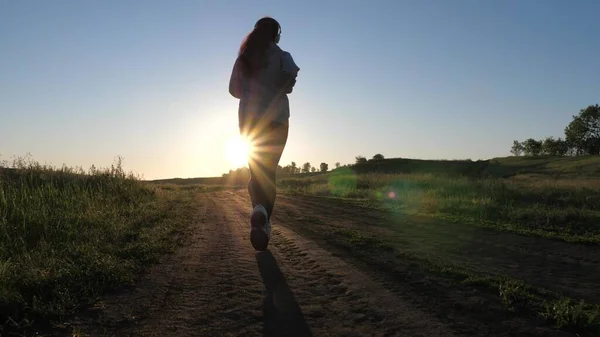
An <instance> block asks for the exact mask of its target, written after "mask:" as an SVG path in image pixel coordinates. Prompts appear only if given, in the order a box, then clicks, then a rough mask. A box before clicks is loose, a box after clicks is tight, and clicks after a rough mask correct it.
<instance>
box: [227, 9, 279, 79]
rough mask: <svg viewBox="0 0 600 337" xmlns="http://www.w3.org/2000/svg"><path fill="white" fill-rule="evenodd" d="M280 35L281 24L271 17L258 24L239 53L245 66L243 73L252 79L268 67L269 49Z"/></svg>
mask: <svg viewBox="0 0 600 337" xmlns="http://www.w3.org/2000/svg"><path fill="white" fill-rule="evenodd" d="M280 33H281V26H280V25H279V22H277V20H275V19H273V18H271V17H264V18H261V19H260V20H258V21H257V22H256V24H255V25H254V29H253V30H252V31H251V32H250V33H249V34H248V35H246V37H245V38H244V41H242V44H241V46H240V50H239V53H238V57H239V58H240V60H241V61H242V65H243V67H242V71H243V72H244V73H245V74H246V75H248V76H250V77H251V76H253V75H255V74H256V73H257V72H258V70H259V69H261V68H263V67H264V66H266V61H267V59H266V51H267V48H269V45H270V44H271V42H274V41H275V38H276V37H277V35H278V34H280Z"/></svg>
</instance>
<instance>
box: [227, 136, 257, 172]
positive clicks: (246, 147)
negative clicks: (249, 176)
mask: <svg viewBox="0 0 600 337" xmlns="http://www.w3.org/2000/svg"><path fill="white" fill-rule="evenodd" d="M251 154H252V145H251V144H250V142H249V141H248V140H247V139H245V138H243V137H241V136H236V137H233V138H231V139H230V140H229V141H228V142H227V146H226V148H225V156H226V157H227V160H228V161H229V162H230V163H231V164H232V165H233V166H235V167H236V168H238V167H241V166H243V165H246V164H247V163H248V157H249V156H250V155H251Z"/></svg>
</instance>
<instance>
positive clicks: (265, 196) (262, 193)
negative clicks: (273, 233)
mask: <svg viewBox="0 0 600 337" xmlns="http://www.w3.org/2000/svg"><path fill="white" fill-rule="evenodd" d="M287 138H288V125H287V124H271V125H267V126H265V127H264V128H263V130H262V132H258V133H257V135H256V137H254V141H253V143H254V148H255V150H254V154H253V156H252V157H251V158H250V161H249V163H248V166H249V168H250V181H249V182H248V192H249V194H250V199H251V200H252V207H256V206H257V205H263V207H265V209H266V210H267V214H268V218H269V219H270V218H271V214H272V213H273V207H274V205H275V199H276V196H277V188H276V173H277V166H278V165H279V160H280V159H281V155H282V154H283V150H284V149H285V145H286V143H287Z"/></svg>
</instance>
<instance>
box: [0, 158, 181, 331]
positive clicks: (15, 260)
mask: <svg viewBox="0 0 600 337" xmlns="http://www.w3.org/2000/svg"><path fill="white" fill-rule="evenodd" d="M190 200H191V197H190V195H188V194H184V193H183V192H181V191H165V190H162V189H159V188H155V187H151V186H148V185H147V184H145V183H142V182H140V181H139V180H137V179H136V178H135V177H134V176H132V175H127V174H125V172H124V171H123V170H122V168H121V167H120V165H119V164H117V165H116V166H113V167H111V168H108V169H102V170H97V169H91V170H90V171H89V172H83V171H82V170H74V169H70V168H61V169H56V168H52V167H47V166H41V165H38V164H36V163H23V162H20V163H17V165H16V167H15V168H14V169H7V168H0V335H5V334H10V332H19V333H23V332H24V330H27V328H28V326H29V325H30V324H32V322H34V321H35V322H36V323H37V324H40V323H43V322H49V321H50V320H55V319H58V318H59V317H61V316H62V315H65V314H69V313H71V312H73V310H76V309H77V308H78V307H79V306H81V305H85V304H86V303H89V302H91V301H93V300H94V299H95V298H96V297H97V296H98V295H100V294H101V293H103V292H104V291H106V290H109V289H112V288H115V287H119V286H122V285H126V284H131V283H132V282H133V281H134V279H135V277H136V276H137V274H138V272H139V271H140V270H142V269H143V268H144V267H145V266H147V265H149V264H151V263H154V262H156V261H157V259H158V257H159V256H160V255H161V254H163V253H165V252H168V251H170V250H171V249H172V248H173V247H174V245H175V243H176V240H177V237H178V236H177V235H174V234H176V233H177V231H178V230H179V229H180V228H182V226H183V225H184V224H185V223H186V221H188V220H187V219H189V218H190V213H191V212H190V211H191V209H192V206H191V205H192V204H191V202H188V201H190Z"/></svg>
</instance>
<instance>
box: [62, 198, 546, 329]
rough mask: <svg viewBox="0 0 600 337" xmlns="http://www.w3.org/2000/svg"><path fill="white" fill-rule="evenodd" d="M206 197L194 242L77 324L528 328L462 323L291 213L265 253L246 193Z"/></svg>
mask: <svg viewBox="0 0 600 337" xmlns="http://www.w3.org/2000/svg"><path fill="white" fill-rule="evenodd" d="M287 202H290V200H289V199H287ZM198 203H199V206H200V207H199V212H198V214H197V216H196V219H197V223H196V224H195V225H194V226H193V227H192V228H191V229H190V231H189V241H188V244H187V245H185V246H184V247H182V248H181V249H179V250H178V251H177V252H176V253H175V254H173V255H171V256H169V257H168V258H167V259H166V260H165V261H163V262H162V263H160V264H158V265H156V266H154V267H153V268H152V269H150V270H149V271H148V273H146V275H145V276H144V277H143V278H142V280H141V281H140V282H139V284H138V285H137V286H136V287H134V288H133V289H131V290H128V291H123V292H120V293H118V294H114V295H111V296H107V297H105V298H104V299H103V300H102V301H100V302H99V303H98V304H97V305H96V306H95V308H93V309H92V310H89V311H86V312H85V313H82V314H81V315H80V316H79V317H78V318H77V319H74V320H73V321H72V322H70V324H71V326H73V327H74V328H75V329H76V330H77V331H82V332H83V333H84V334H85V335H88V336H211V337H213V336H411V337H416V336H479V335H481V333H484V334H485V335H489V336H513V335H514V336H516V335H520V334H516V333H508V332H506V331H504V332H502V333H500V334H498V333H495V332H494V331H496V332H497V331H498V330H488V329H487V328H486V325H487V324H493V322H477V323H473V324H472V325H474V326H471V327H470V328H469V329H456V326H457V325H455V324H448V320H447V319H441V318H440V316H439V313H438V314H436V313H435V312H432V311H430V310H428V309H427V307H426V306H421V305H420V304H419V303H420V302H419V301H413V300H411V297H412V294H411V293H409V292H407V293H404V294H402V293H399V292H398V291H391V290H389V289H388V287H386V286H385V285H384V284H383V283H382V282H380V281H378V280H376V279H374V278H372V277H370V276H369V275H368V274H367V273H364V272H362V271H361V270H360V268H357V267H356V266H355V265H353V264H350V263H347V262H346V260H347V259H348V258H351V257H348V256H346V257H344V258H342V257H341V256H339V255H338V254H333V253H330V252H329V251H328V250H326V247H322V246H319V245H318V244H317V243H315V242H314V241H311V240H309V239H307V238H305V237H303V236H301V235H299V234H298V233H296V232H295V231H293V230H291V229H290V228H293V227H294V226H298V225H301V224H298V223H297V222H294V221H291V220H290V222H287V223H286V218H285V216H284V215H281V214H280V215H279V216H278V217H277V218H276V221H278V223H276V224H275V226H274V230H273V238H272V240H271V244H270V249H269V251H267V252H261V253H257V252H255V251H254V250H253V249H252V247H251V245H250V242H249V240H248V231H247V228H248V225H247V221H248V220H247V218H248V211H249V206H248V201H247V198H245V197H244V196H243V194H240V193H233V192H218V193H210V194H208V193H205V194H199V195H198ZM283 204H284V205H285V200H284V202H283ZM305 206H306V205H305ZM300 207H304V206H302V205H301V204H300ZM306 207H307V206H306ZM310 209H311V208H307V210H310ZM288 211H289V210H288ZM282 214H284V213H282ZM316 216H319V215H318V214H317V215H316ZM415 296H417V295H415ZM419 296H421V295H419ZM446 301H447V300H446ZM448 314H450V313H448ZM455 314H456V313H455ZM473 322H475V321H473ZM469 324H471V323H469ZM527 335H529V336H534V335H535V336H538V335H542V334H527Z"/></svg>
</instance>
